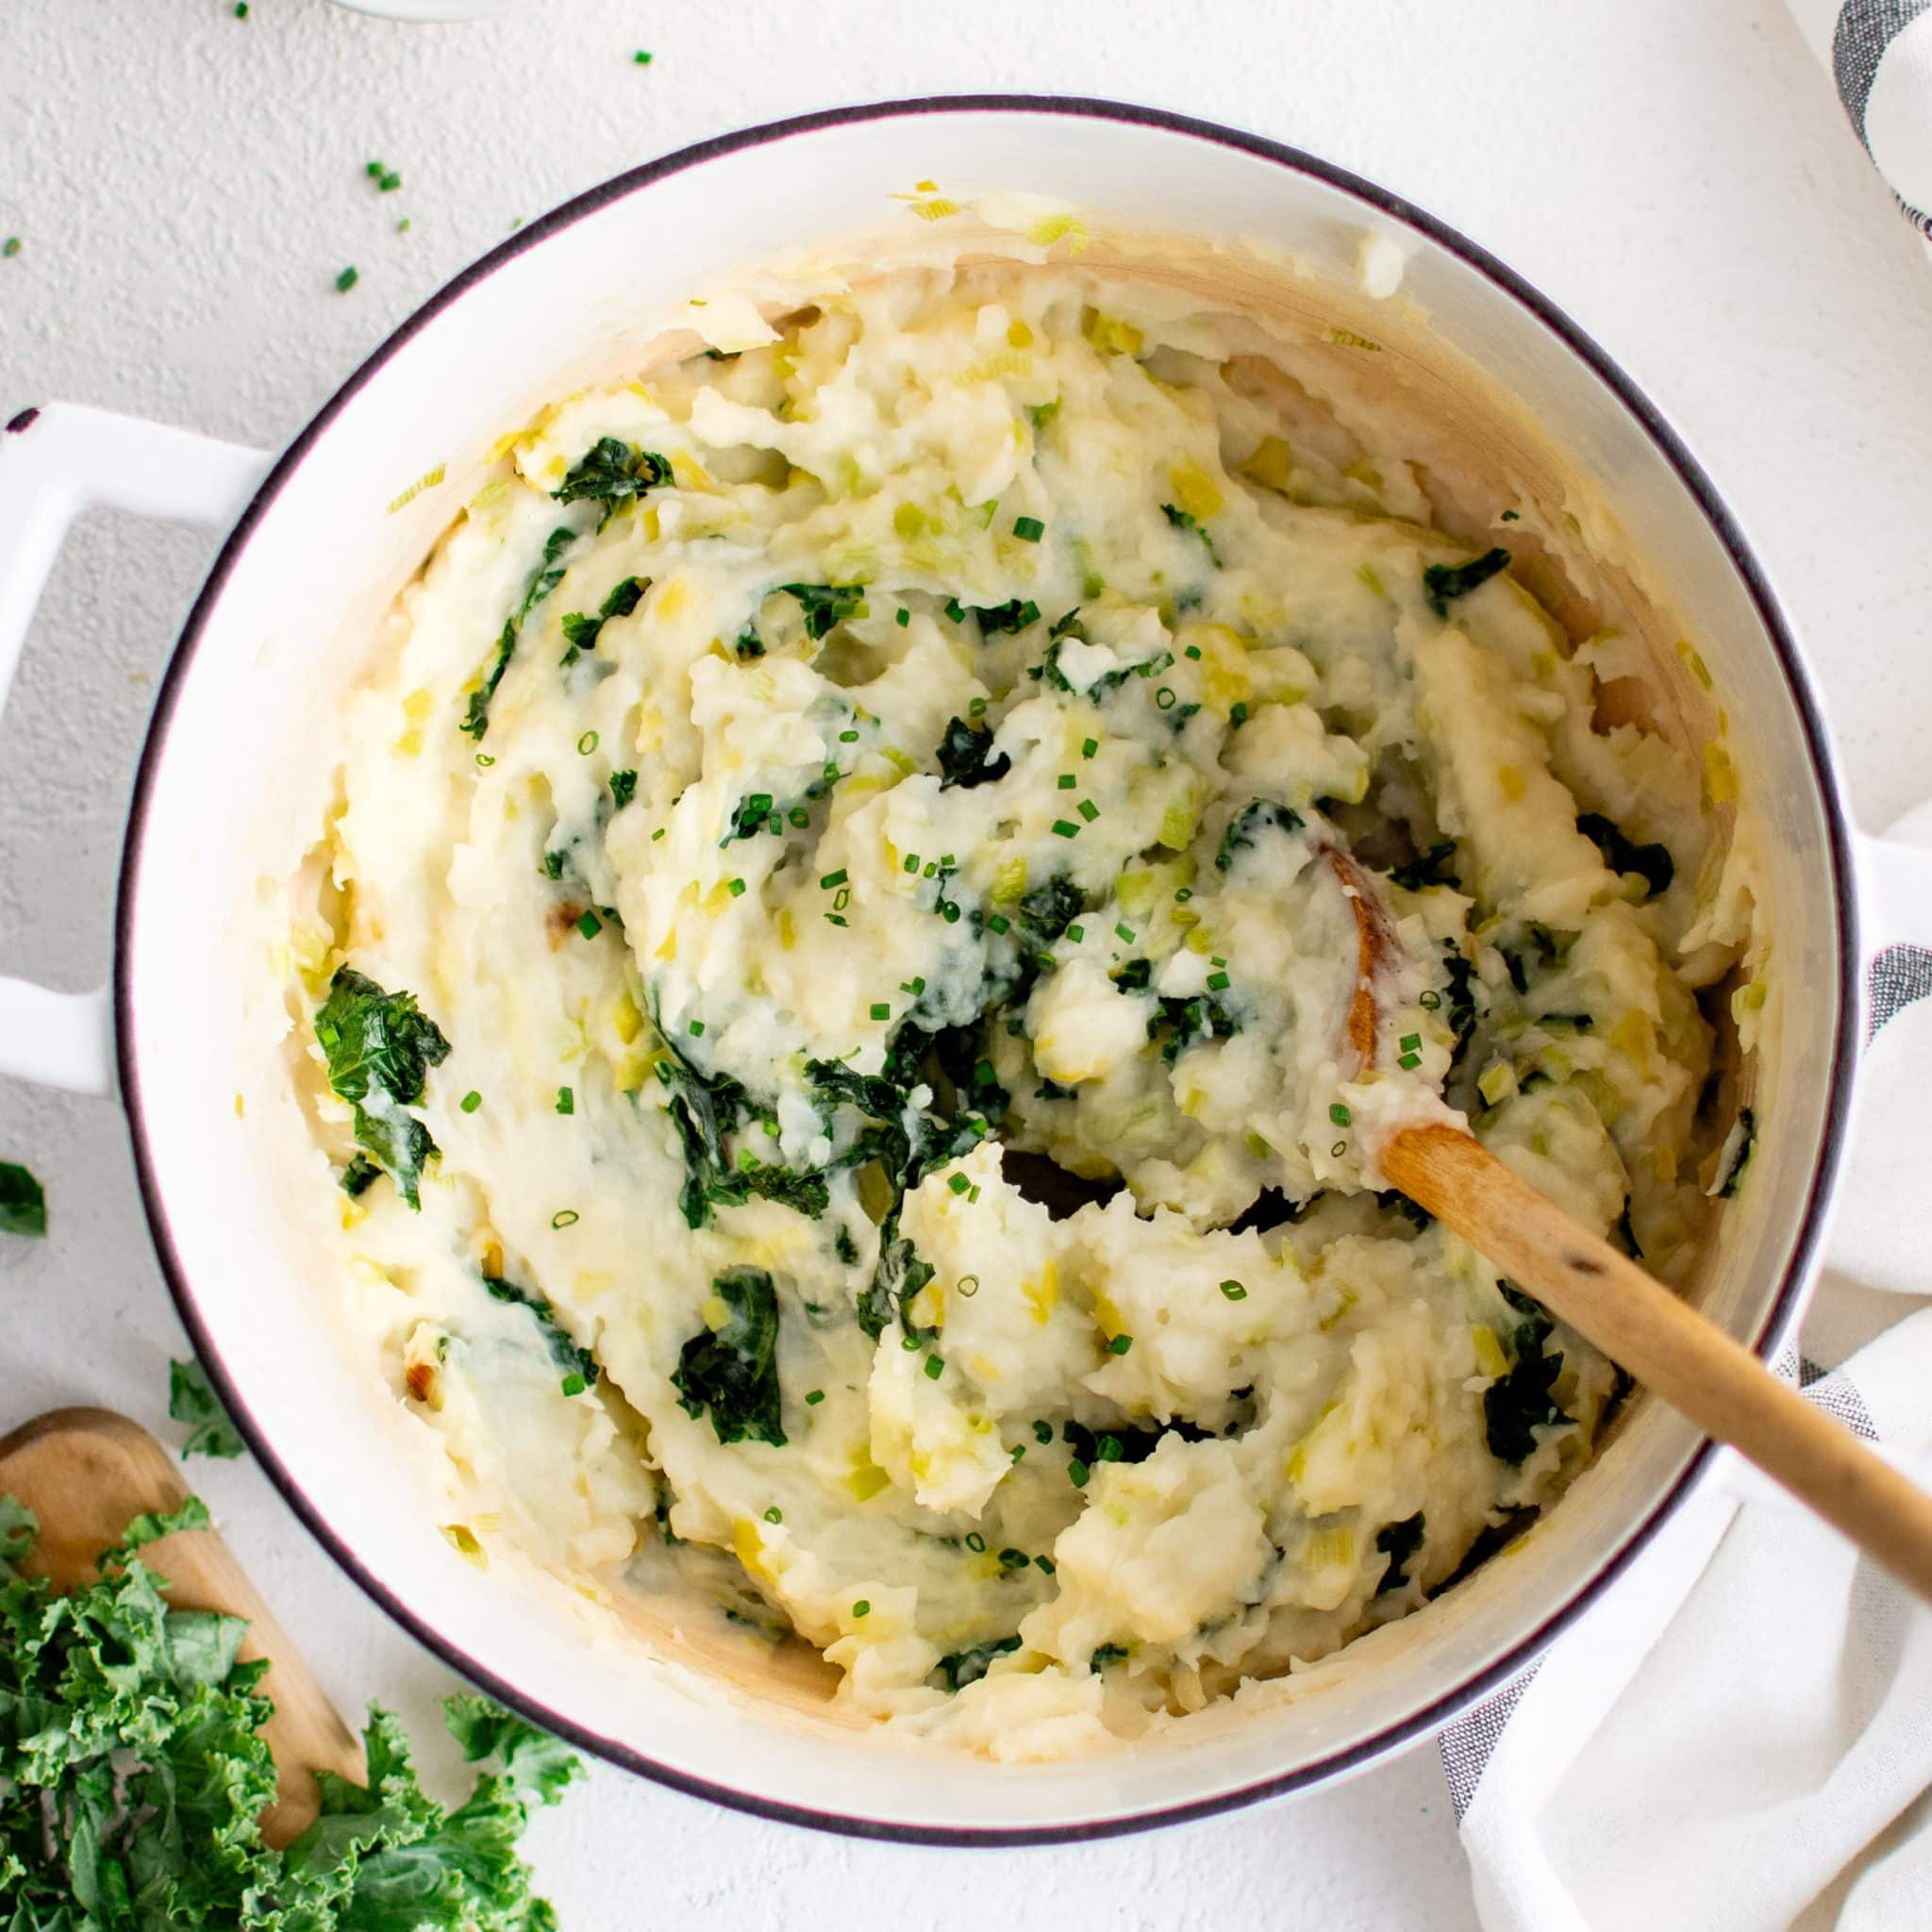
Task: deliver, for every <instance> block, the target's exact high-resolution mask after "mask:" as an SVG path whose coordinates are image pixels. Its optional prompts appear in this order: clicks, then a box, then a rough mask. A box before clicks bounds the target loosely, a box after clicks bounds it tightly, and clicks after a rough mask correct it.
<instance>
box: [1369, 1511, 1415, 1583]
mask: <svg viewBox="0 0 1932 1932" xmlns="http://www.w3.org/2000/svg"><path fill="white" fill-rule="evenodd" d="M1422 1546H1423V1512H1422V1511H1421V1510H1420V1509H1418V1510H1417V1511H1416V1513H1415V1514H1414V1515H1413V1516H1405V1517H1404V1518H1403V1519H1402V1521H1401V1522H1400V1523H1391V1524H1389V1525H1388V1526H1387V1527H1386V1528H1384V1529H1383V1530H1382V1532H1381V1533H1380V1535H1378V1536H1377V1537H1376V1538H1375V1547H1376V1548H1377V1549H1378V1550H1380V1551H1381V1552H1382V1554H1383V1555H1384V1556H1385V1557H1388V1558H1389V1567H1388V1569H1386V1570H1385V1571H1383V1573H1382V1580H1381V1582H1380V1583H1378V1584H1377V1585H1376V1586H1375V1594H1376V1595H1377V1596H1382V1595H1384V1594H1386V1593H1387V1592H1388V1591H1391V1590H1400V1589H1401V1588H1402V1586H1403V1585H1404V1584H1405V1583H1407V1581H1408V1559H1409V1558H1410V1557H1412V1556H1414V1555H1415V1553H1416V1552H1417V1551H1418V1550H1419V1549H1421V1548H1422Z"/></svg>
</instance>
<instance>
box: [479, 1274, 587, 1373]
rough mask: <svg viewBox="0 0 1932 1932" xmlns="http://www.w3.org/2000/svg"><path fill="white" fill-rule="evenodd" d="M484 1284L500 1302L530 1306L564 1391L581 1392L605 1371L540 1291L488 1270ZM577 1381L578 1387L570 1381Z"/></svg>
mask: <svg viewBox="0 0 1932 1932" xmlns="http://www.w3.org/2000/svg"><path fill="white" fill-rule="evenodd" d="M483 1286H484V1287H485V1288H486V1289H488V1290H489V1291H490V1293H491V1297H492V1298H493V1299H494V1300H496V1301H500V1302H508V1303H509V1304H510V1305H511V1306H512V1307H520V1308H528V1309H529V1311H530V1315H531V1318H532V1319H533V1320H534V1321H535V1322H536V1324H537V1330H538V1333H539V1334H541V1336H542V1338H543V1341H544V1345H545V1346H546V1347H547V1348H548V1349H549V1351H550V1359H551V1360H552V1361H553V1362H555V1363H556V1364H557V1366H558V1368H559V1369H561V1370H562V1371H563V1379H564V1392H565V1393H566V1394H569V1395H575V1394H577V1393H580V1392H581V1391H582V1390H583V1389H584V1388H585V1387H586V1386H588V1385H589V1384H590V1383H591V1382H594V1381H595V1380H596V1379H597V1377H598V1375H599V1374H602V1373H603V1372H602V1370H600V1369H599V1368H598V1366H597V1357H596V1356H595V1355H594V1354H593V1353H592V1352H591V1350H590V1349H588V1348H585V1347H584V1346H583V1345H582V1344H581V1343H580V1342H579V1341H576V1340H575V1337H574V1336H573V1335H572V1334H571V1332H570V1330H569V1329H568V1328H566V1327H565V1326H564V1325H563V1324H562V1323H561V1322H559V1321H558V1319H557V1310H556V1309H555V1308H553V1307H551V1306H550V1304H549V1303H548V1302H547V1301H545V1300H544V1299H543V1297H542V1296H541V1294H536V1293H533V1292H532V1291H530V1290H529V1289H526V1288H519V1287H518V1286H517V1285H516V1283H515V1282H513V1281H506V1280H504V1278H503V1277H502V1276H501V1275H500V1274H486V1275H485V1276H484V1277H483ZM572 1382H575V1384H576V1385H577V1386H576V1388H575V1389H573V1388H572V1387H571V1386H570V1384H571V1383H572Z"/></svg>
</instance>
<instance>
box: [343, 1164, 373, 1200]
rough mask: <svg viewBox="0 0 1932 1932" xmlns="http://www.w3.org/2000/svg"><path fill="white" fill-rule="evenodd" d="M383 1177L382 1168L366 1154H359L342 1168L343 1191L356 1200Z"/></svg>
mask: <svg viewBox="0 0 1932 1932" xmlns="http://www.w3.org/2000/svg"><path fill="white" fill-rule="evenodd" d="M381 1177H382V1170H381V1168H379V1167H377V1166H376V1164H375V1161H373V1160H371V1159H370V1158H369V1157H368V1155H366V1154H358V1155H357V1156H355V1157H354V1158H353V1159H351V1160H350V1162H349V1164H348V1166H347V1167H345V1168H343V1170H342V1183H341V1185H342V1192H343V1193H345V1194H346V1195H348V1197H349V1198H350V1200H352V1201H353V1200H354V1199H355V1198H356V1196H357V1195H358V1194H366V1193H367V1192H368V1191H369V1190H370V1189H371V1188H372V1187H374V1186H375V1183H376V1182H377V1181H378V1180H379V1179H380V1178H381Z"/></svg>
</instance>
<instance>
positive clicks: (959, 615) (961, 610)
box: [946, 597, 966, 624]
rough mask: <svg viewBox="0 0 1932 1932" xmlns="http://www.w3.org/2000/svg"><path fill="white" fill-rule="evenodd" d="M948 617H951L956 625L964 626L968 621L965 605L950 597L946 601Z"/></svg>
mask: <svg viewBox="0 0 1932 1932" xmlns="http://www.w3.org/2000/svg"><path fill="white" fill-rule="evenodd" d="M946 615H947V616H948V617H950V618H951V619H952V620H953V622H954V623H955V624H963V623H964V622H965V620H966V607H965V605H963V604H962V603H960V601H959V600H958V598H957V597H948V598H947V599H946Z"/></svg>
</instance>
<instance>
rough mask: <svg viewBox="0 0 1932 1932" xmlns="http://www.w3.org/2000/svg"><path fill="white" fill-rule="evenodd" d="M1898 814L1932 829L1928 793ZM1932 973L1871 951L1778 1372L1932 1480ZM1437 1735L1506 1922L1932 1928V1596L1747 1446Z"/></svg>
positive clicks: (1916, 955) (1650, 1931) (1666, 1931)
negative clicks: (1812, 1240) (1782, 1480)
mask: <svg viewBox="0 0 1932 1932" xmlns="http://www.w3.org/2000/svg"><path fill="white" fill-rule="evenodd" d="M1896 829H1897V832H1898V833H1899V835H1901V836H1908V837H1912V838H1913V840H1914V842H1918V843H1924V844H1927V845H1932V813H1928V812H1927V811H1926V810H1924V809H1923V808H1922V810H1921V811H1920V812H1918V813H1914V814H1913V815H1912V817H1911V819H1909V820H1907V822H1905V824H1902V825H1901V826H1900V827H1898V828H1896ZM1928 994H1932V952H1924V951H1919V950H1917V949H1915V948H1905V947H1901V948H1897V949H1895V950H1894V951H1892V952H1890V953H1889V954H1887V955H1886V956H1885V957H1884V958H1882V959H1881V960H1880V961H1879V962H1878V968H1877V970H1876V971H1875V972H1874V1003H1873V1020H1874V1024H1875V1025H1876V1026H1878V1028H1879V1029H1880V1030H1879V1031H1878V1032H1877V1034H1876V1036H1875V1038H1874V1041H1872V1045H1871V1049H1870V1053H1869V1056H1868V1058H1867V1061H1866V1064H1865V1066H1864V1069H1863V1071H1862V1074H1861V1076H1860V1082H1859V1090H1858V1096H1857V1108H1856V1112H1855V1119H1854V1124H1853V1132H1852V1140H1851V1144H1850V1146H1849V1148H1848V1150H1847V1156H1848V1167H1847V1172H1846V1174H1845V1179H1844V1186H1843V1190H1842V1191H1841V1193H1840V1209H1839V1214H1838V1217H1837V1221H1836V1224H1835V1227H1834V1232H1833V1236H1832V1240H1831V1245H1830V1260H1829V1265H1828V1267H1827V1271H1826V1274H1825V1276H1824V1280H1823V1282H1822V1283H1821V1285H1820V1288H1819V1291H1818V1295H1817V1298H1816V1300H1815V1302H1814V1304H1813V1306H1812V1307H1811V1309H1810V1311H1809V1312H1808V1313H1807V1319H1806V1324H1805V1331H1804V1341H1805V1355H1804V1357H1803V1359H1802V1361H1801V1360H1799V1359H1798V1358H1796V1357H1794V1358H1793V1359H1792V1360H1791V1361H1790V1362H1789V1363H1787V1364H1786V1365H1785V1366H1786V1367H1787V1368H1789V1369H1790V1370H1792V1371H1794V1372H1795V1373H1797V1374H1798V1376H1799V1379H1800V1381H1801V1382H1802V1383H1803V1384H1804V1385H1805V1392H1806V1394H1807V1396H1808V1397H1809V1398H1810V1399H1811V1400H1812V1401H1815V1402H1818V1403H1820V1404H1822V1405H1823V1406H1824V1407H1826V1408H1827V1409H1829V1410H1830V1411H1831V1412H1832V1413H1833V1414H1835V1415H1837V1416H1839V1417H1840V1420H1842V1421H1844V1422H1845V1423H1847V1424H1849V1425H1850V1426H1851V1427H1853V1428H1854V1429H1856V1430H1857V1432H1858V1433H1859V1434H1860V1435H1863V1436H1866V1437H1868V1438H1870V1439H1872V1440H1874V1441H1876V1442H1878V1443H1879V1444H1880V1445H1881V1446H1883V1447H1884V1448H1885V1450H1886V1452H1887V1453H1888V1454H1889V1455H1891V1456H1892V1457H1894V1459H1896V1460H1898V1461H1899V1462H1900V1463H1901V1464H1902V1466H1904V1467H1906V1468H1907V1469H1908V1470H1909V1471H1910V1472H1911V1473H1912V1474H1914V1475H1916V1476H1917V1477H1918V1479H1919V1480H1920V1481H1922V1482H1924V1483H1926V1484H1927V1485H1928V1486H1932V1257H1928V1256H1927V1254H1926V1251H1925V1245H1924V1242H1925V1215H1924V1210H1925V1208H1926V1205H1927V1189H1926V1186H1925V1180H1926V1175H1927V1173H1928V1170H1932V998H1928V997H1926V995H1928ZM1866 1338H1869V1339H1866ZM1852 1340H1856V1341H1858V1342H1859V1344H1860V1345H1858V1346H1857V1347H1855V1348H1852V1349H1851V1352H1850V1353H1849V1354H1848V1355H1847V1356H1846V1357H1845V1358H1844V1359H1842V1360H1840V1359H1839V1355H1840V1351H1842V1350H1844V1349H1845V1348H1846V1347H1847V1346H1848V1343H1849V1341H1852ZM1441 1750H1442V1764H1443V1770H1444V1772H1445V1773H1446V1774H1447V1776H1448V1779H1449V1786H1450V1791H1451V1795H1452V1797H1453V1798H1454V1800H1455V1803H1456V1808H1457V1815H1458V1817H1459V1818H1460V1820H1461V1829H1462V1840H1463V1845H1464V1848H1465V1850H1466V1851H1467V1853H1468V1856H1469V1861H1470V1870H1471V1875H1472V1878H1473V1881H1474V1890H1475V1899H1476V1907H1477V1910H1478V1912H1479V1913H1480V1915H1481V1918H1482V1922H1483V1924H1484V1926H1485V1927H1486V1928H1488V1932H1609V1928H1616V1932H1623V1928H1625V1927H1628V1926H1632V1925H1641V1926H1643V1927H1645V1928H1646V1932H1677V1928H1680V1927H1681V1928H1685V1932H1790V1928H1794V1927H1796V1928H1802V1932H1822V1928H1824V1927H1826V1926H1840V1927H1842V1928H1845V1932H1906V1928H1918V1927H1932V1612H1928V1611H1927V1610H1925V1609H1924V1607H1922V1606H1920V1605H1918V1604H1917V1602H1916V1600H1915V1599H1913V1598H1911V1597H1910V1596H1909V1595H1908V1594H1907V1592H1906V1591H1904V1590H1903V1589H1901V1588H1900V1587H1899V1586H1898V1585H1897V1584H1895V1583H1893V1582H1892V1581H1891V1580H1890V1577H1888V1576H1886V1575H1885V1574H1883V1573H1882V1572H1880V1571H1879V1570H1878V1569H1877V1568H1876V1567H1875V1566H1874V1565H1873V1564H1872V1563H1871V1562H1869V1561H1867V1560H1865V1559H1863V1558H1861V1557H1857V1555H1856V1553H1855V1552H1854V1551H1853V1550H1852V1549H1851V1548H1850V1546H1849V1545H1847V1544H1846V1543H1844V1542H1843V1541H1840V1539H1839V1538H1838V1537H1837V1536H1836V1535H1835V1534H1834V1533H1833V1532H1832V1531H1830V1530H1828V1529H1826V1528H1824V1526H1823V1525H1822V1524H1819V1523H1817V1522H1815V1521H1814V1520H1813V1519H1812V1518H1811V1517H1809V1516H1807V1514H1806V1513H1805V1512H1804V1511H1803V1510H1801V1509H1800V1508H1799V1507H1797V1506H1796V1505H1795V1504H1793V1503H1791V1502H1790V1500H1789V1499H1788V1498H1786V1497H1785V1496H1784V1495H1783V1494H1782V1492H1780V1491H1777V1490H1776V1489H1774V1487H1773V1486H1772V1485H1771V1484H1769V1483H1768V1482H1766V1481H1764V1480H1763V1479H1762V1478H1759V1477H1757V1476H1756V1475H1755V1474H1753V1473H1752V1472H1750V1471H1748V1470H1745V1469H1744V1468H1743V1467H1742V1466H1741V1465H1740V1464H1737V1463H1736V1462H1735V1460H1734V1459H1727V1471H1726V1479H1725V1480H1724V1481H1723V1482H1713V1483H1712V1484H1710V1485H1708V1486H1707V1487H1706V1488H1705V1490H1704V1491H1702V1492H1701V1493H1700V1494H1699V1495H1698V1496H1696V1497H1695V1498H1693V1500H1692V1501H1691V1503H1690V1504H1689V1505H1687V1506H1686V1507H1684V1508H1682V1509H1680V1510H1679V1511H1678V1513H1677V1515H1676V1516H1675V1517H1674V1519H1673V1520H1672V1521H1671V1523H1670V1524H1667V1525H1666V1527H1665V1528H1664V1530H1663V1531H1662V1532H1661V1533H1660V1534H1659V1535H1658V1537H1657V1540H1656V1541H1655V1542H1654V1543H1653V1544H1652V1545H1651V1547H1650V1548H1649V1549H1648V1550H1646V1551H1645V1552H1644V1554H1643V1555H1642V1556H1641V1557H1640V1558H1639V1559H1638V1560H1637V1561H1636V1562H1635V1563H1633V1564H1632V1565H1631V1567H1630V1570H1629V1571H1628V1573H1627V1574H1625V1575H1624V1577H1623V1578H1622V1579H1621V1580H1620V1582H1619V1583H1618V1584H1617V1585H1616V1587H1615V1588H1613V1589H1612V1590H1611V1591H1609V1592H1607V1595H1606V1596H1605V1597H1604V1599H1603V1600H1602V1601H1601V1602H1600V1603H1598V1604H1597V1605H1596V1606H1595V1607H1593V1608H1592V1609H1591V1610H1590V1611H1589V1612H1587V1613H1586V1614H1585V1616H1583V1617H1582V1618H1581V1619H1579V1621H1578V1622H1577V1623H1576V1624H1574V1626H1573V1627H1572V1628H1571V1629H1570V1630H1569V1631H1568V1632H1566V1633H1565V1634H1564V1636H1563V1637H1562V1638H1560V1639H1559V1640H1558V1641H1557V1643H1556V1644H1555V1645H1553V1646H1552V1648H1551V1649H1550V1650H1549V1651H1548V1652H1547V1653H1546V1654H1545V1655H1544V1657H1542V1658H1541V1660H1540V1662H1539V1663H1538V1664H1537V1665H1535V1666H1534V1667H1532V1669H1531V1670H1530V1671H1529V1672H1528V1673H1526V1674H1524V1676H1523V1677H1521V1678H1519V1679H1517V1681H1516V1682H1515V1683H1514V1684H1512V1685H1511V1686H1509V1687H1508V1689H1507V1691H1504V1692H1503V1693H1501V1694H1500V1695H1499V1696H1498V1697H1496V1698H1492V1699H1491V1700H1490V1701H1489V1702H1488V1703H1486V1704H1484V1705H1482V1706H1480V1707H1478V1708H1477V1709H1476V1710H1474V1712H1472V1713H1471V1714H1470V1715H1469V1716H1467V1717H1465V1718H1463V1719H1460V1720H1459V1721H1458V1722H1457V1723H1456V1724H1452V1725H1450V1726H1449V1728H1448V1729H1447V1730H1445V1731H1444V1732H1443V1734H1442V1739H1441Z"/></svg>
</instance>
